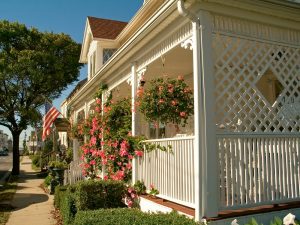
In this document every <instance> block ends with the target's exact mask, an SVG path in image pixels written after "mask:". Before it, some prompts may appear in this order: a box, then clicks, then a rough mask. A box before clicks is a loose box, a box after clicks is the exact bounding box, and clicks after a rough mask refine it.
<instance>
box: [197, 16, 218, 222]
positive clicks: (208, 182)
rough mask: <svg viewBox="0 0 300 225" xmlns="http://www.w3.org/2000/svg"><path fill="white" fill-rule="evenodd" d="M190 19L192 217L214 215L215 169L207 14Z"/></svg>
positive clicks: (216, 210) (216, 176)
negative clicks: (193, 137) (193, 176)
mask: <svg viewBox="0 0 300 225" xmlns="http://www.w3.org/2000/svg"><path fill="white" fill-rule="evenodd" d="M199 19H200V20H199V22H193V71H194V80H193V81H194V110H195V115H194V125H195V156H194V160H195V161H194V163H195V219H196V220H200V219H201V218H202V217H212V216H217V215H218V204H219V188H218V185H219V183H218V179H219V169H218V157H217V156H218V155H217V145H216V131H215V129H216V128H215V117H214V116H215V112H214V106H215V96H214V79H213V63H212V30H211V25H210V15H209V14H208V13H207V12H205V11H201V13H200V18H199Z"/></svg>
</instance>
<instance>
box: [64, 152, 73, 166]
mask: <svg viewBox="0 0 300 225" xmlns="http://www.w3.org/2000/svg"><path fill="white" fill-rule="evenodd" d="M64 157H65V158H64V160H65V161H66V162H67V163H68V164H69V163H70V162H72V160H73V149H72V148H67V150H66V154H65V156H64Z"/></svg>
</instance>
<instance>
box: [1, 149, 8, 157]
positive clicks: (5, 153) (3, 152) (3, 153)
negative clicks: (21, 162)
mask: <svg viewBox="0 0 300 225" xmlns="http://www.w3.org/2000/svg"><path fill="white" fill-rule="evenodd" d="M0 156H8V152H7V151H3V150H0Z"/></svg>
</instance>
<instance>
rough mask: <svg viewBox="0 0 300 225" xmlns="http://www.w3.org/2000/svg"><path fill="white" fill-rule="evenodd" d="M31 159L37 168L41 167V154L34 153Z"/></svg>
mask: <svg viewBox="0 0 300 225" xmlns="http://www.w3.org/2000/svg"><path fill="white" fill-rule="evenodd" d="M31 161H32V165H34V166H35V167H36V168H39V167H40V166H41V155H39V154H36V155H32V157H31Z"/></svg>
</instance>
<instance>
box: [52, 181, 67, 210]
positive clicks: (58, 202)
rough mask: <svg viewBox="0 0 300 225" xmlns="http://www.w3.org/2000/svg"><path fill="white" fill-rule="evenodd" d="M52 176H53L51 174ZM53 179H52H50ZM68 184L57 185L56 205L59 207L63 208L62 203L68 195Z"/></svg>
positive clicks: (55, 193)
mask: <svg viewBox="0 0 300 225" xmlns="http://www.w3.org/2000/svg"><path fill="white" fill-rule="evenodd" d="M50 178H51V176H50ZM50 181H51V180H50ZM67 189H68V187H67V186H56V187H55V192H54V206H55V207H56V208H58V209H60V208H61V203H62V201H63V199H64V197H65V195H66V191H67Z"/></svg>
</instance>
